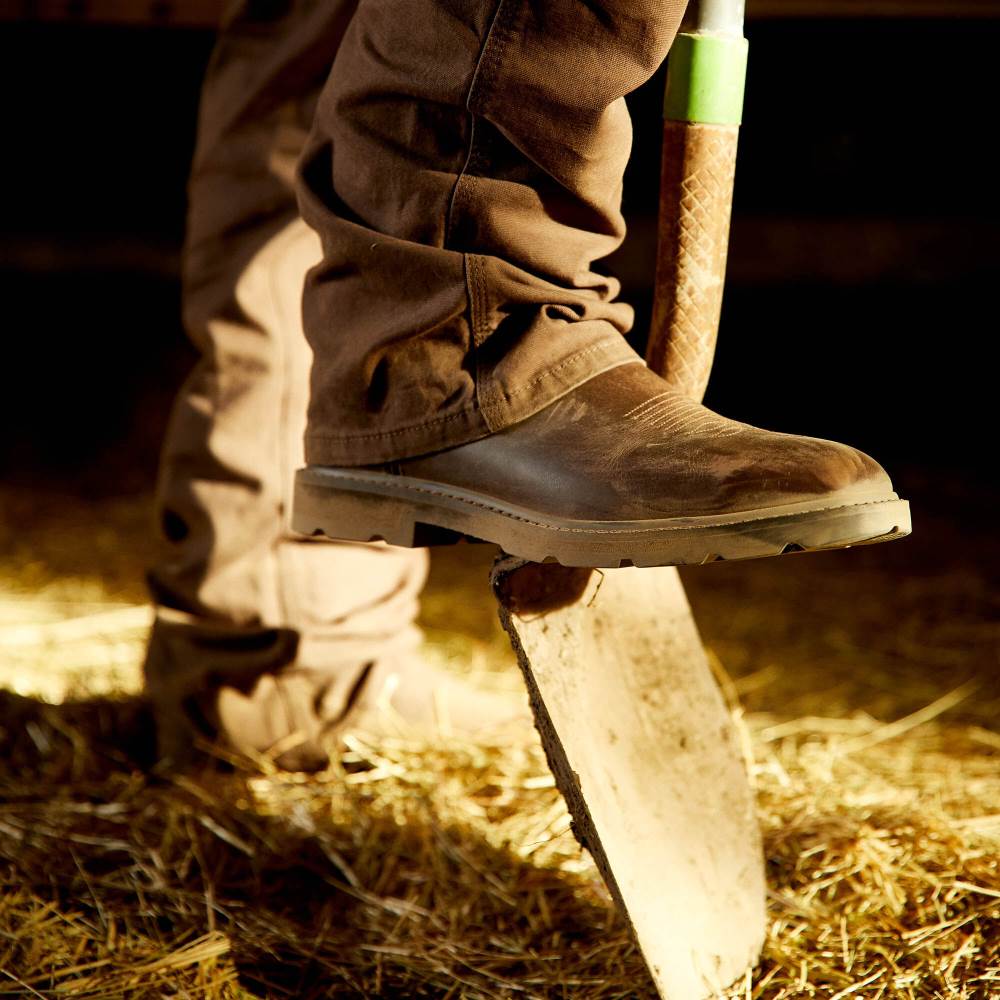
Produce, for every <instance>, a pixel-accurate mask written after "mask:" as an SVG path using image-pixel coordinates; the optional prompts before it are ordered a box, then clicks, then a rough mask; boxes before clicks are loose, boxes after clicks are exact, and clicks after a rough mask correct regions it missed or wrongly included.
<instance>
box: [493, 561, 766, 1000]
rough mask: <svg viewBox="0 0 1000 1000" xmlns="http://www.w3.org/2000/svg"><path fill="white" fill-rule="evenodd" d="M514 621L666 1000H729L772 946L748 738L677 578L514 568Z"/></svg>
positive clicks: (521, 651)
mask: <svg viewBox="0 0 1000 1000" xmlns="http://www.w3.org/2000/svg"><path fill="white" fill-rule="evenodd" d="M492 582H493V587H494V592H495V593H496V595H497V597H498V600H499V602H500V617H501V621H502V622H503V625H504V628H505V629H506V630H507V632H508V634H509V635H510V638H511V641H512V644H513V646H514V650H515V652H516V653H517V656H518V660H519V662H520V665H521V669H522V671H523V673H524V676H525V680H526V682H527V685H528V689H529V693H530V696H531V702H532V708H533V710H534V712H535V720H536V724H537V725H538V728H539V731H540V733H541V735H542V739H543V743H544V745H545V749H546V753H547V754H548V758H549V763H550V766H551V767H552V770H553V772H554V774H555V778H556V781H557V783H558V785H559V788H560V790H561V791H562V793H563V795H564V797H565V798H566V801H567V804H568V806H569V809H570V813H571V815H572V817H573V822H574V829H575V831H576V833H577V836H578V837H579V838H580V839H581V841H582V842H583V843H584V846H586V847H587V848H588V849H589V851H590V853H591V854H592V856H593V857H594V860H595V862H596V863H597V866H598V868H599V869H600V872H601V874H602V876H603V877H604V880H605V882H606V883H607V886H608V888H609V890H610V891H611V893H612V895H613V896H614V897H615V899H616V901H617V903H618V905H619V906H620V908H621V910H622V911H623V912H624V914H625V915H626V917H627V919H628V920H629V923H630V924H631V926H632V929H633V931H634V933H635V937H636V940H637V942H638V944H639V947H640V949H641V951H642V954H643V956H644V958H645V960H646V963H647V965H648V967H649V971H650V974H651V975H652V978H653V980H654V982H655V984H656V987H657V989H658V990H659V992H660V994H661V995H662V996H663V997H664V998H667V1000H702V998H706V997H714V996H718V995H719V994H720V993H721V992H722V991H724V990H725V989H726V987H728V986H729V985H730V984H732V983H733V982H734V981H735V980H737V979H738V978H739V977H740V976H741V975H743V974H744V973H745V972H746V970H747V969H748V968H749V967H750V966H751V965H753V964H754V963H755V961H756V959H757V957H758V955H759V952H760V948H761V944H762V942H763V939H764V929H765V920H764V872H763V858H762V851H761V842H760V832H759V827H758V825H757V820H756V815H755V809H754V800H753V795H752V791H751V788H750V785H749V782H748V778H747V774H746V768H745V764H744V759H743V754H742V752H741V749H740V743H739V739H738V734H737V733H736V730H735V727H734V725H733V721H732V718H731V716H730V713H729V711H728V710H727V708H726V706H725V703H724V701H723V699H722V697H721V695H720V693H719V690H718V688H717V686H716V684H715V681H714V679H713V677H712V673H711V668H710V667H709V664H708V661H707V659H706V657H705V653H704V650H703V648H702V645H701V640H700V638H699V636H698V632H697V629H696V627H695V624H694V620H693V618H692V616H691V611H690V608H689V606H688V603H687V599H686V597H685V595H684V590H683V588H682V586H681V583H680V580H679V578H678V575H677V571H676V570H675V569H673V568H671V567H664V568H657V569H618V570H608V571H604V572H600V571H591V570H579V569H568V568H565V567H562V566H558V565H554V564H553V565H550V564H545V565H540V564H538V563H526V562H524V561H523V560H517V559H512V558H503V557H502V558H501V559H500V560H498V562H497V564H496V566H495V567H494V571H493V578H492Z"/></svg>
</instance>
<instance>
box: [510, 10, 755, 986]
mask: <svg viewBox="0 0 1000 1000" xmlns="http://www.w3.org/2000/svg"><path fill="white" fill-rule="evenodd" d="M746 57H747V43H746V40H745V39H744V38H743V0H700V2H697V0H696V2H694V3H692V5H691V6H690V7H689V10H688V13H687V16H686V18H685V21H684V23H683V24H682V27H681V33H680V34H679V35H678V38H677V40H676V41H675V43H674V47H673V49H672V51H671V54H670V61H669V66H668V75H667V91H666V98H665V124H664V131H663V172H662V178H661V186H660V213H659V214H660V220H659V246H658V251H657V263H656V292H655V299H654V306H653V318H652V328H651V331H650V337H649V348H648V352H647V357H646V360H647V363H648V364H649V366H650V367H651V368H653V369H654V370H655V371H657V372H658V373H659V374H661V375H663V376H664V377H665V378H666V379H667V380H668V381H669V382H670V383H671V384H672V385H673V386H674V387H675V388H677V389H678V390H680V391H682V392H684V393H686V394H688V395H690V396H691V397H692V398H695V399H699V400H700V399H701V397H702V394H703V393H704V390H705V386H706V384H707V382H708V375H709V371H710V368H711V363H712V356H713V353H714V349H715V339H716V334H717V331H718V324H719V312H720V308H721V302H722V288H723V280H724V275H725V265H726V251H727V247H728V241H729V221H730V213H731V206H732V193H733V178H734V171H735V162H736V145H737V137H738V132H739V122H740V117H741V112H742V101H743V85H744V79H745V72H746ZM491 579H492V586H493V590H494V593H495V594H496V596H497V599H498V601H499V604H500V618H501V621H502V623H503V626H504V628H505V629H506V631H507V633H508V634H509V636H510V639H511V643H512V645H513V647H514V650H515V652H516V654H517V657H518V661H519V663H520V666H521V670H522V672H523V674H524V677H525V681H526V683H527V686H528V691H529V694H530V697H531V702H532V708H533V710H534V713H535V719H536V723H537V726H538V729H539V732H540V733H541V735H542V740H543V743H544V746H545V749H546V753H547V755H548V759H549V764H550V766H551V768H552V771H553V773H554V775H555V778H556V782H557V784H558V786H559V788H560V790H561V791H562V793H563V796H564V797H565V799H566V802H567V805H568V807H569V810H570V814H571V816H572V818H573V825H574V830H575V832H576V835H577V836H578V838H579V839H580V841H581V843H582V844H583V845H584V846H585V847H586V848H587V849H588V850H589V851H590V853H591V855H592V856H593V858H594V861H595V862H596V864H597V867H598V869H599V870H600V872H601V875H602V876H603V878H604V881H605V882H606V884H607V886H608V889H609V891H610V892H611V894H612V896H613V897H614V899H615V900H616V902H617V904H618V906H619V908H620V909H621V911H622V913H623V914H624V915H625V917H626V918H627V920H628V922H629V923H630V925H631V927H632V930H633V931H634V934H635V938H636V941H637V943H638V945H639V948H640V950H641V952H642V954H643V956H644V958H645V960H646V964H647V966H648V968H649V971H650V974H651V976H652V979H653V982H654V983H655V984H656V987H657V989H658V990H659V992H660V994H661V995H662V996H663V997H665V998H667V1000H702V998H705V997H712V996H717V995H719V994H720V993H721V992H723V991H724V990H725V989H726V987H728V986H729V985H730V984H732V983H733V982H734V981H736V980H737V979H739V978H740V977H741V976H743V975H744V974H745V973H746V970H747V969H748V968H749V967H750V966H752V965H753V964H754V963H755V962H756V960H757V957H758V955H759V952H760V948H761V945H762V943H763V939H764V932H765V916H764V870H763V857H762V851H761V842H760V833H759V829H758V825H757V820H756V815H755V810H754V799H753V794H752V790H751V787H750V784H749V781H748V777H747V772H746V765H745V761H744V757H743V754H742V752H741V744H740V740H739V739H738V735H737V733H736V731H735V728H734V725H733V721H732V719H731V716H730V714H729V712H728V710H727V708H726V705H725V703H724V702H723V699H722V697H721V695H720V693H719V690H718V688H717V686H716V684H715V681H714V679H713V677H712V672H711V669H710V667H709V664H708V661H707V659H706V657H705V653H704V650H703V648H702V644H701V640H700V639H699V636H698V632H697V629H696V627H695V623H694V620H693V618H692V616H691V610H690V608H689V606H688V603H687V600H686V598H685V596H684V590H683V588H682V586H681V583H680V580H679V578H678V576H677V571H676V570H675V569H674V568H672V567H662V568H654V569H635V568H626V569H614V570H605V571H600V570H587V569H573V568H566V567H563V566H560V565H556V564H548V563H546V564H538V563H530V562H525V561H524V560H521V559H516V558H513V557H508V556H501V557H500V558H499V559H498V561H497V563H496V564H495V566H494V568H493V573H492V578H491Z"/></svg>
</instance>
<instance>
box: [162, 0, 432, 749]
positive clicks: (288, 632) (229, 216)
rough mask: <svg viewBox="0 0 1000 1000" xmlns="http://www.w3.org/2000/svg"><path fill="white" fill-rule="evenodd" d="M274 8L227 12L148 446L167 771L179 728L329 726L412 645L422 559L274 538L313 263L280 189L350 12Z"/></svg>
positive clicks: (297, 5) (208, 91) (297, 406)
mask: <svg viewBox="0 0 1000 1000" xmlns="http://www.w3.org/2000/svg"><path fill="white" fill-rule="evenodd" d="M278 6H280V5H277V4H274V3H270V4H263V3H259V2H257V3H254V2H245V3H240V4H239V5H238V6H237V8H236V9H235V11H234V12H233V14H232V16H231V17H230V19H229V21H228V24H227V26H226V28H225V30H224V31H223V33H222V35H221V37H220V40H219V44H218V47H217V50H216V52H215V55H214V57H213V60H212V63H211V67H210V70H209V74H208V77H207V79H206V82H205V87H204V92H203V99H202V108H201V115H200V122H199V135H198V145H197V152H196V156H195V162H194V166H193V170H192V175H191V183H190V215H189V220H188V235H187V244H186V248H185V259H184V274H183V282H184V317H185V324H186V327H187V329H188V331H189V333H190V335H191V337H192V339H193V340H194V342H195V344H196V345H197V347H198V348H199V350H200V351H201V359H200V361H199V363H198V365H197V368H196V369H195V371H194V372H193V373H192V375H191V377H190V378H189V379H188V381H187V383H186V384H185V386H184V388H183V389H182V391H181V393H180V395H179V397H178V400H177V403H176V406H175V410H174V413H173V417H172V420H171V424H170V428H169V432H168V435H167V440H166V443H165V446H164V451H163V461H162V471H161V478H160V484H159V515H160V521H161V525H162V530H163V534H164V537H165V542H166V546H167V551H166V552H165V553H164V558H163V560H162V562H160V564H159V565H158V566H157V567H156V568H155V569H154V570H153V572H152V573H151V574H150V582H151V587H152V592H153V596H154V599H155V602H156V605H157V617H156V623H155V626H154V629H153V634H152V637H151V642H150V647H149V653H148V658H147V663H146V681H147V689H148V691H149V693H150V695H151V696H152V698H153V700H154V702H155V704H156V705H157V707H158V710H159V714H160V720H159V721H160V732H161V743H162V749H163V751H164V752H165V753H166V754H168V755H170V756H173V757H175V758H179V757H184V756H186V752H187V750H188V748H189V745H190V742H191V725H192V723H194V724H195V725H196V726H198V725H200V726H202V727H203V728H204V729H205V735H212V730H213V729H214V728H215V726H216V725H218V723H219V721H220V720H219V716H220V714H221V715H223V716H225V718H224V720H223V721H224V722H225V724H226V725H228V726H229V727H231V728H237V729H239V728H241V727H243V728H247V729H249V730H253V731H248V732H247V733H246V735H247V737H248V738H249V740H250V742H252V743H254V744H256V745H257V746H259V747H264V746H268V745H270V744H271V743H272V742H273V740H274V739H275V738H280V737H282V736H283V735H284V734H285V733H287V727H288V720H289V719H290V718H292V717H294V718H295V719H296V720H297V721H298V723H299V724H300V725H301V724H302V720H304V719H305V720H307V722H306V728H309V726H310V724H313V725H315V726H318V725H319V724H320V722H321V721H322V720H323V719H326V720H329V719H330V718H335V717H336V714H337V712H338V711H339V710H342V707H343V706H346V704H347V702H348V700H349V698H351V697H352V695H353V694H355V693H356V692H355V688H356V687H357V685H358V682H359V680H360V679H361V678H362V677H363V676H364V671H365V670H366V666H367V665H368V664H369V663H371V662H372V661H374V660H378V659H379V658H380V657H382V656H386V655H390V654H391V653H392V652H394V651H399V650H400V649H402V648H406V647H410V646H412V645H413V644H415V642H416V641H417V639H418V635H417V632H416V629H415V628H414V626H413V624H412V623H413V619H414V616H415V613H416V606H417V604H416V602H417V595H418V593H419V590H420V587H421V585H422V583H423V579H424V576H425V572H426V554H425V553H424V552H422V551H406V550H399V549H391V548H388V547H385V546H382V547H378V546H366V545H356V544H350V543H344V544H337V543H326V542H312V541H303V540H299V539H296V538H294V537H293V536H291V534H290V533H289V530H288V527H287V516H288V512H289V493H290V488H291V479H292V475H293V473H294V470H295V468H296V467H297V466H299V465H300V464H301V462H302V434H303V430H304V426H305V411H306V396H307V392H308V370H309V364H310V351H309V348H308V345H307V344H306V341H305V339H304V336H303V333H302V324H301V290H302V283H303V278H304V275H305V272H306V270H307V269H308V268H309V267H310V266H311V265H312V264H314V263H315V262H316V261H317V260H318V259H319V246H318V240H317V238H316V237H315V235H314V234H313V233H312V232H311V231H310V230H309V229H308V228H307V227H306V226H305V225H304V223H302V222H301V221H300V220H299V219H298V213H297V209H296V205H295V198H294V195H293V193H292V189H291V179H292V174H293V171H294V163H295V161H296V159H297V157H298V154H299V151H300V150H301V147H302V145H303V142H304V139H305V135H306V130H307V128H308V124H309V122H310V120H311V117H312V113H313V107H314V105H315V100H316V95H317V93H318V90H319V88H320V86H321V85H322V82H323V80H324V79H325V77H326V75H327V73H328V71H329V67H330V64H331V62H332V61H333V57H334V54H335V52H336V49H337V46H338V44H339V42H340V39H341V37H342V35H343V31H344V28H345V27H346V25H347V23H348V21H349V19H350V16H351V15H352V13H353V5H352V4H351V3H347V2H330V0H327V2H318V0H295V2H294V3H292V4H290V5H286V9H285V10H284V11H283V12H282V13H280V14H278V15H274V14H273V11H274V9H275V8H276V7H278ZM266 8H270V10H271V12H272V13H270V14H268V15H267V16H263V15H261V14H260V13H259V12H260V11H262V10H265V9H266ZM275 672H280V673H281V676H282V678H283V679H282V682H281V683H280V684H277V683H276V682H275V680H274V674H275ZM220 690H223V691H224V692H225V693H224V701H223V703H222V704H220V703H219V702H218V698H217V696H218V693H219V691H220ZM307 703H308V704H307ZM314 703H315V704H314ZM262 705H263V706H265V710H263V711H262V710H261V706H262ZM319 716H322V719H321V718H319ZM308 720H312V723H310V722H309V721H308ZM254 727H256V729H254ZM262 727H263V728H262ZM303 735H304V736H306V737H310V736H313V735H315V733H305V734H303Z"/></svg>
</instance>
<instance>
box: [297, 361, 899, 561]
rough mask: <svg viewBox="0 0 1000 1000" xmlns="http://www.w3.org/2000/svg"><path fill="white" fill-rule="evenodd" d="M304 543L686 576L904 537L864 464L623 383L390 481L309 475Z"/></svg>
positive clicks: (300, 510) (408, 465)
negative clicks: (455, 547) (370, 544)
mask: <svg viewBox="0 0 1000 1000" xmlns="http://www.w3.org/2000/svg"><path fill="white" fill-rule="evenodd" d="M293 526H294V528H295V530H297V531H300V532H302V533H304V534H325V535H328V536H329V537H331V538H347V539H363V540H369V539H377V538H382V539H385V540H386V541H387V542H389V543H390V544H392V545H402V546H413V545H422V544H430V543H433V542H434V541H437V540H447V538H448V536H450V537H451V538H454V537H455V536H456V535H458V536H461V535H464V536H469V537H472V538H478V539H484V540H486V541H490V542H495V543H496V544H497V545H499V546H500V547H501V548H502V549H504V550H505V551H506V552H508V553H510V554H511V555H515V556H520V557H521V558H524V559H530V560H532V561H534V562H542V561H544V560H546V559H555V560H557V561H558V562H560V563H562V564H563V565H565V566H591V567H616V566H622V565H628V564H632V565H635V566H662V565H682V564H685V563H704V562H710V561H712V560H715V559H750V558H754V557H758V556H770V555H779V554H780V553H783V552H789V551H802V550H811V549H828V548H840V547H844V546H849V545H857V544H861V543H864V542H875V541H882V540H886V539H890V538H897V537H901V536H903V535H906V534H909V531H910V515H909V506H908V504H907V503H906V501H904V500H900V499H899V497H898V496H897V495H896V494H895V493H894V492H893V490H892V484H891V482H890V481H889V477H888V476H887V475H886V473H885V472H884V471H883V469H882V468H881V466H879V465H878V464H877V463H876V462H875V461H873V460H872V459H871V458H869V457H868V456H867V455H864V454H862V453H861V452H859V451H856V450H855V449H853V448H850V447H848V446H846V445H842V444H836V443H835V442H832V441H822V440H819V439H816V438H808V437H796V436H794V435H789V434H778V433H773V432H771V431H764V430H760V429H758V428H756V427H751V426H749V425H747V424H742V423H737V422H736V421H734V420H727V419H726V418H724V417H720V416H718V415H717V414H716V413H713V412H712V411H711V410H709V409H706V408H705V407H704V406H701V405H699V404H697V403H695V402H692V401H691V400H690V399H688V398H687V397H685V396H683V395H681V394H680V393H678V392H676V391H675V390H673V389H670V388H669V387H668V386H667V384H666V382H664V381H663V379H661V378H660V377H659V376H658V375H655V374H654V373H653V372H652V371H650V370H649V369H648V368H646V366H645V365H643V364H626V365H622V366H619V367H617V368H613V369H611V370H609V371H606V372H604V373H602V374H600V375H596V376H594V377H593V378H591V379H590V380H589V381H587V382H584V383H583V384H582V385H580V386H578V387H577V388H575V389H573V390H572V391H571V392H569V393H567V394H566V395H565V396H563V397H561V398H560V399H558V400H556V401H555V402H554V403H551V404H549V405H548V406H546V407H545V408H544V409H542V410H540V411H539V412H538V413H536V414H534V415H533V416H531V417H529V418H528V419H526V420H524V421H521V422H520V423H517V424H515V425H513V426H511V427H508V428H505V429H504V430H502V431H499V432H497V433H495V434H491V435H490V436H488V437H485V438H482V439H480V440H478V441H474V442H472V443H470V444H464V445H460V446H458V447H455V448H450V449H447V450H445V451H440V452H436V453H434V454H431V455H425V456H422V457H419V458H413V459H407V460H405V461H400V462H393V463H390V464H389V465H386V466H381V467H366V468H331V467H326V466H316V465H311V466H307V467H306V468H304V469H301V470H300V471H299V473H298V475H297V479H296V492H295V505H294V515H293Z"/></svg>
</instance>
